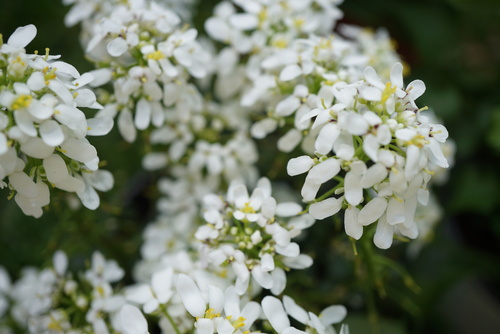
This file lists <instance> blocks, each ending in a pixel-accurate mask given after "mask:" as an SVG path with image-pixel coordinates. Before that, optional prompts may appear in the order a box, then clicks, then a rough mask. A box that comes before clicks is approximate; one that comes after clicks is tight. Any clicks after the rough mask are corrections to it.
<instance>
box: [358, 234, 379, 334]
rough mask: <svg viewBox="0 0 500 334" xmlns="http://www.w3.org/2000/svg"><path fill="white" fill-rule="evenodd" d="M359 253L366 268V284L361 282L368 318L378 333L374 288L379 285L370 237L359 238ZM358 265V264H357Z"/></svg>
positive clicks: (374, 330)
mask: <svg viewBox="0 0 500 334" xmlns="http://www.w3.org/2000/svg"><path fill="white" fill-rule="evenodd" d="M360 241H361V242H360V244H361V245H360V246H361V247H360V254H361V258H360V259H359V261H363V262H364V263H365V265H366V270H367V276H366V277H363V278H365V280H366V284H363V286H364V288H365V295H366V303H367V307H368V319H369V321H370V324H371V327H372V329H373V332H374V333H377V334H378V333H380V328H379V321H378V320H379V316H378V312H377V306H376V304H375V293H374V290H375V288H376V286H377V285H379V284H378V283H377V282H378V280H379V277H378V275H377V272H376V269H375V266H374V261H373V249H372V245H371V239H370V238H366V236H365V237H364V238H361V240H360ZM359 265H360V264H359Z"/></svg>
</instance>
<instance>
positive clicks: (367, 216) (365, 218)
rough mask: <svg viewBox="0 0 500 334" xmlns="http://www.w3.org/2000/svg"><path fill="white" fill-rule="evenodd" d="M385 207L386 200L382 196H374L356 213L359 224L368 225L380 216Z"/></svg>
mask: <svg viewBox="0 0 500 334" xmlns="http://www.w3.org/2000/svg"><path fill="white" fill-rule="evenodd" d="M386 208H387V200H386V199H385V198H382V197H375V198H373V199H372V200H371V201H369V202H368V203H367V204H366V205H365V206H364V207H363V208H362V209H361V211H360V212H359V214H358V222H359V223H360V224H361V225H365V226H366V225H370V224H371V223H373V222H374V221H376V220H377V219H379V218H380V217H381V216H382V214H383V213H384V212H385V209H386Z"/></svg>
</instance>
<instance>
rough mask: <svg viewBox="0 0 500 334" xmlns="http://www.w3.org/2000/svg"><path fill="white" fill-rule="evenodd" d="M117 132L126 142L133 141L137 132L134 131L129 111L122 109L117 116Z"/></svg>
mask: <svg viewBox="0 0 500 334" xmlns="http://www.w3.org/2000/svg"><path fill="white" fill-rule="evenodd" d="M118 130H119V131H120V134H121V135H122V137H123V139H125V140H126V141H127V142H129V143H132V142H134V141H135V138H136V136H137V130H136V129H135V126H134V121H133V119H132V113H131V112H130V110H128V109H123V110H122V111H120V115H119V116H118Z"/></svg>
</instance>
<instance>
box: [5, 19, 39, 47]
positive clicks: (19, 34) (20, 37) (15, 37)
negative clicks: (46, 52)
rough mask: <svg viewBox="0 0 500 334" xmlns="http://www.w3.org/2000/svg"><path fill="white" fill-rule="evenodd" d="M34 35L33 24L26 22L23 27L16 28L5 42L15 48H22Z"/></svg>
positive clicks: (34, 28)
mask: <svg viewBox="0 0 500 334" xmlns="http://www.w3.org/2000/svg"><path fill="white" fill-rule="evenodd" d="M35 36H36V27H35V26H34V25H33V24H28V25H26V26H24V27H19V28H17V29H16V30H15V31H14V32H13V33H12V35H10V37H9V39H8V40H7V44H9V45H12V46H14V47H16V48H24V47H25V46H26V45H28V44H29V43H30V42H31V41H32V40H33V38H35Z"/></svg>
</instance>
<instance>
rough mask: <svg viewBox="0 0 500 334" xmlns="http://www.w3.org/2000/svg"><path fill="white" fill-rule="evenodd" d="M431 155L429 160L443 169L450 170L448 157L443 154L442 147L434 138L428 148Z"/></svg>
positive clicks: (430, 140)
mask: <svg viewBox="0 0 500 334" xmlns="http://www.w3.org/2000/svg"><path fill="white" fill-rule="evenodd" d="M426 148H428V149H429V152H430V153H431V154H430V155H429V160H431V161H432V162H433V163H435V164H436V165H438V166H439V167H442V168H448V167H449V164H448V161H447V160H446V157H445V156H444V154H443V150H442V149H441V145H440V144H439V142H438V141H437V140H435V139H434V138H430V139H429V144H428V145H427V146H426Z"/></svg>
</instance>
